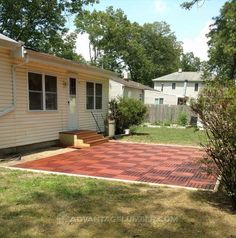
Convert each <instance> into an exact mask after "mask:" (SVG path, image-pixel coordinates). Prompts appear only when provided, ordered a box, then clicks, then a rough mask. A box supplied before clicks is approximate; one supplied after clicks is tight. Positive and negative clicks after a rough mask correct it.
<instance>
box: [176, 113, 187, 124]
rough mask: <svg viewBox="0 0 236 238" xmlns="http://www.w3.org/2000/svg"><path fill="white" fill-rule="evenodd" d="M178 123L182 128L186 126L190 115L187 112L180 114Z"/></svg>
mask: <svg viewBox="0 0 236 238" xmlns="http://www.w3.org/2000/svg"><path fill="white" fill-rule="evenodd" d="M177 123H178V124H179V125H180V126H186V125H187V123H188V115H187V113H186V112H180V114H179V115H178V119H177Z"/></svg>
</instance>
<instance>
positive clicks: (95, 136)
mask: <svg viewBox="0 0 236 238" xmlns="http://www.w3.org/2000/svg"><path fill="white" fill-rule="evenodd" d="M79 139H82V140H83V141H84V143H88V142H89V141H93V140H100V139H104V137H103V136H100V135H93V136H89V137H86V138H79Z"/></svg>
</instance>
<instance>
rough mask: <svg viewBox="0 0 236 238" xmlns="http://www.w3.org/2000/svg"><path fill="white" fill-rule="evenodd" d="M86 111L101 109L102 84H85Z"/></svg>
mask: <svg viewBox="0 0 236 238" xmlns="http://www.w3.org/2000/svg"><path fill="white" fill-rule="evenodd" d="M86 92H87V109H102V84H100V83H91V82H87V86H86Z"/></svg>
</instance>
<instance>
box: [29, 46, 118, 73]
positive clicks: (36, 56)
mask: <svg viewBox="0 0 236 238" xmlns="http://www.w3.org/2000/svg"><path fill="white" fill-rule="evenodd" d="M27 54H28V55H29V59H30V60H33V61H36V62H39V63H42V64H47V65H54V66H56V67H61V68H67V69H68V70H71V71H72V72H73V71H79V72H84V73H86V72H88V71H90V72H93V73H95V74H100V75H106V76H107V77H116V76H117V73H115V72H113V71H109V70H105V69H101V68H98V67H95V66H91V65H87V64H81V63H79V62H76V61H73V60H68V59H64V58H60V57H57V56H54V55H50V54H46V53H42V52H37V51H34V50H29V49H27Z"/></svg>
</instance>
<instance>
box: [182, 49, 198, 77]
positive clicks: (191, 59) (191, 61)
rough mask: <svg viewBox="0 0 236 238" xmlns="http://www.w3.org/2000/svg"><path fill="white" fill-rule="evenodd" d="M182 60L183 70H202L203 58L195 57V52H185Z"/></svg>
mask: <svg viewBox="0 0 236 238" xmlns="http://www.w3.org/2000/svg"><path fill="white" fill-rule="evenodd" d="M180 62H181V63H180V65H181V68H182V70H183V71H187V72H188V71H200V69H201V60H200V58H198V57H195V56H194V54H193V52H189V53H186V54H184V53H183V54H182V56H181V61H180Z"/></svg>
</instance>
